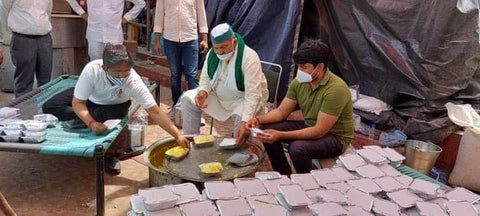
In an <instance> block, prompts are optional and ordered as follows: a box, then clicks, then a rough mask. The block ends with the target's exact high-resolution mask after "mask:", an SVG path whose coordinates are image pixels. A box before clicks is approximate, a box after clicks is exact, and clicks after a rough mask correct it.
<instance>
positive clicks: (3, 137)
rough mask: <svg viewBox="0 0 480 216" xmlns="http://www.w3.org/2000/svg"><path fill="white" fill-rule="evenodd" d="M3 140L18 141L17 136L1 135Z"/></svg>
mask: <svg viewBox="0 0 480 216" xmlns="http://www.w3.org/2000/svg"><path fill="white" fill-rule="evenodd" d="M1 137H2V139H3V141H5V142H20V137H19V136H1Z"/></svg>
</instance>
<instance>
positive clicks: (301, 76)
mask: <svg viewBox="0 0 480 216" xmlns="http://www.w3.org/2000/svg"><path fill="white" fill-rule="evenodd" d="M297 80H298V82H299V83H309V82H312V80H313V78H312V75H310V74H308V73H307V72H305V71H302V70H300V69H298V70H297Z"/></svg>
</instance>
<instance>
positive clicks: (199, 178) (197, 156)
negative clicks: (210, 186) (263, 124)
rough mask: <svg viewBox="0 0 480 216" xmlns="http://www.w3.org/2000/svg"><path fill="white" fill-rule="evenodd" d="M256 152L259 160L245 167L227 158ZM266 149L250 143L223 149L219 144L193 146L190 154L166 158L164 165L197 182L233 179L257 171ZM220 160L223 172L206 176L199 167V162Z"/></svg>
mask: <svg viewBox="0 0 480 216" xmlns="http://www.w3.org/2000/svg"><path fill="white" fill-rule="evenodd" d="M221 140H222V139H215V142H216V143H217V142H221ZM249 152H251V153H254V154H256V155H257V156H258V159H259V160H258V162H257V163H255V164H251V165H248V166H244V167H239V166H235V165H231V164H229V163H228V162H227V159H228V158H229V157H231V156H232V155H234V154H235V153H249ZM263 157H264V149H263V146H261V145H258V144H254V143H249V145H248V147H246V148H237V149H232V150H224V149H221V148H220V147H219V146H218V145H217V144H215V145H212V146H210V147H203V148H191V149H190V152H189V153H188V155H187V156H186V157H185V158H183V159H182V160H181V161H175V160H171V159H169V158H165V160H164V161H163V164H164V167H165V169H166V170H167V172H169V173H170V174H172V175H174V176H177V177H180V178H183V179H186V180H190V181H195V182H206V181H212V180H232V179H234V178H238V177H242V176H245V175H248V174H250V173H251V172H253V171H255V170H256V168H257V165H258V163H259V162H260V161H262V160H263ZM209 162H219V163H221V164H222V166H223V170H222V172H221V173H219V174H218V175H215V176H205V175H202V173H201V172H200V168H198V165H199V164H203V163H209Z"/></svg>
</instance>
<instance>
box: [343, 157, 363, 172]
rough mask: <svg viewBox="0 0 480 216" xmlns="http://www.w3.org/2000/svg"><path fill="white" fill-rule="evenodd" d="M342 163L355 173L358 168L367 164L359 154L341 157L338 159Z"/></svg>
mask: <svg viewBox="0 0 480 216" xmlns="http://www.w3.org/2000/svg"><path fill="white" fill-rule="evenodd" d="M338 158H339V159H340V161H341V162H342V164H343V166H344V167H345V168H347V169H348V170H350V171H355V169H356V168H357V167H361V166H364V165H366V164H367V162H365V160H363V158H362V157H360V155H358V154H347V155H340V156H339V157H338Z"/></svg>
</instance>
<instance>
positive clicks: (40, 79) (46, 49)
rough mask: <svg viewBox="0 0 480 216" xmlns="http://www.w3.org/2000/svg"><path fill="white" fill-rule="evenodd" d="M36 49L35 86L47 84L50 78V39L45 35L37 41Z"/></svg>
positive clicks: (51, 59) (51, 51)
mask: <svg viewBox="0 0 480 216" xmlns="http://www.w3.org/2000/svg"><path fill="white" fill-rule="evenodd" d="M38 43H39V44H38V47H37V69H36V77H37V86H38V87H40V86H42V85H44V84H45V83H48V82H49V81H50V79H51V77H52V64H53V48H52V37H51V36H50V34H47V35H45V36H43V37H41V38H39V40H38Z"/></svg>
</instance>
